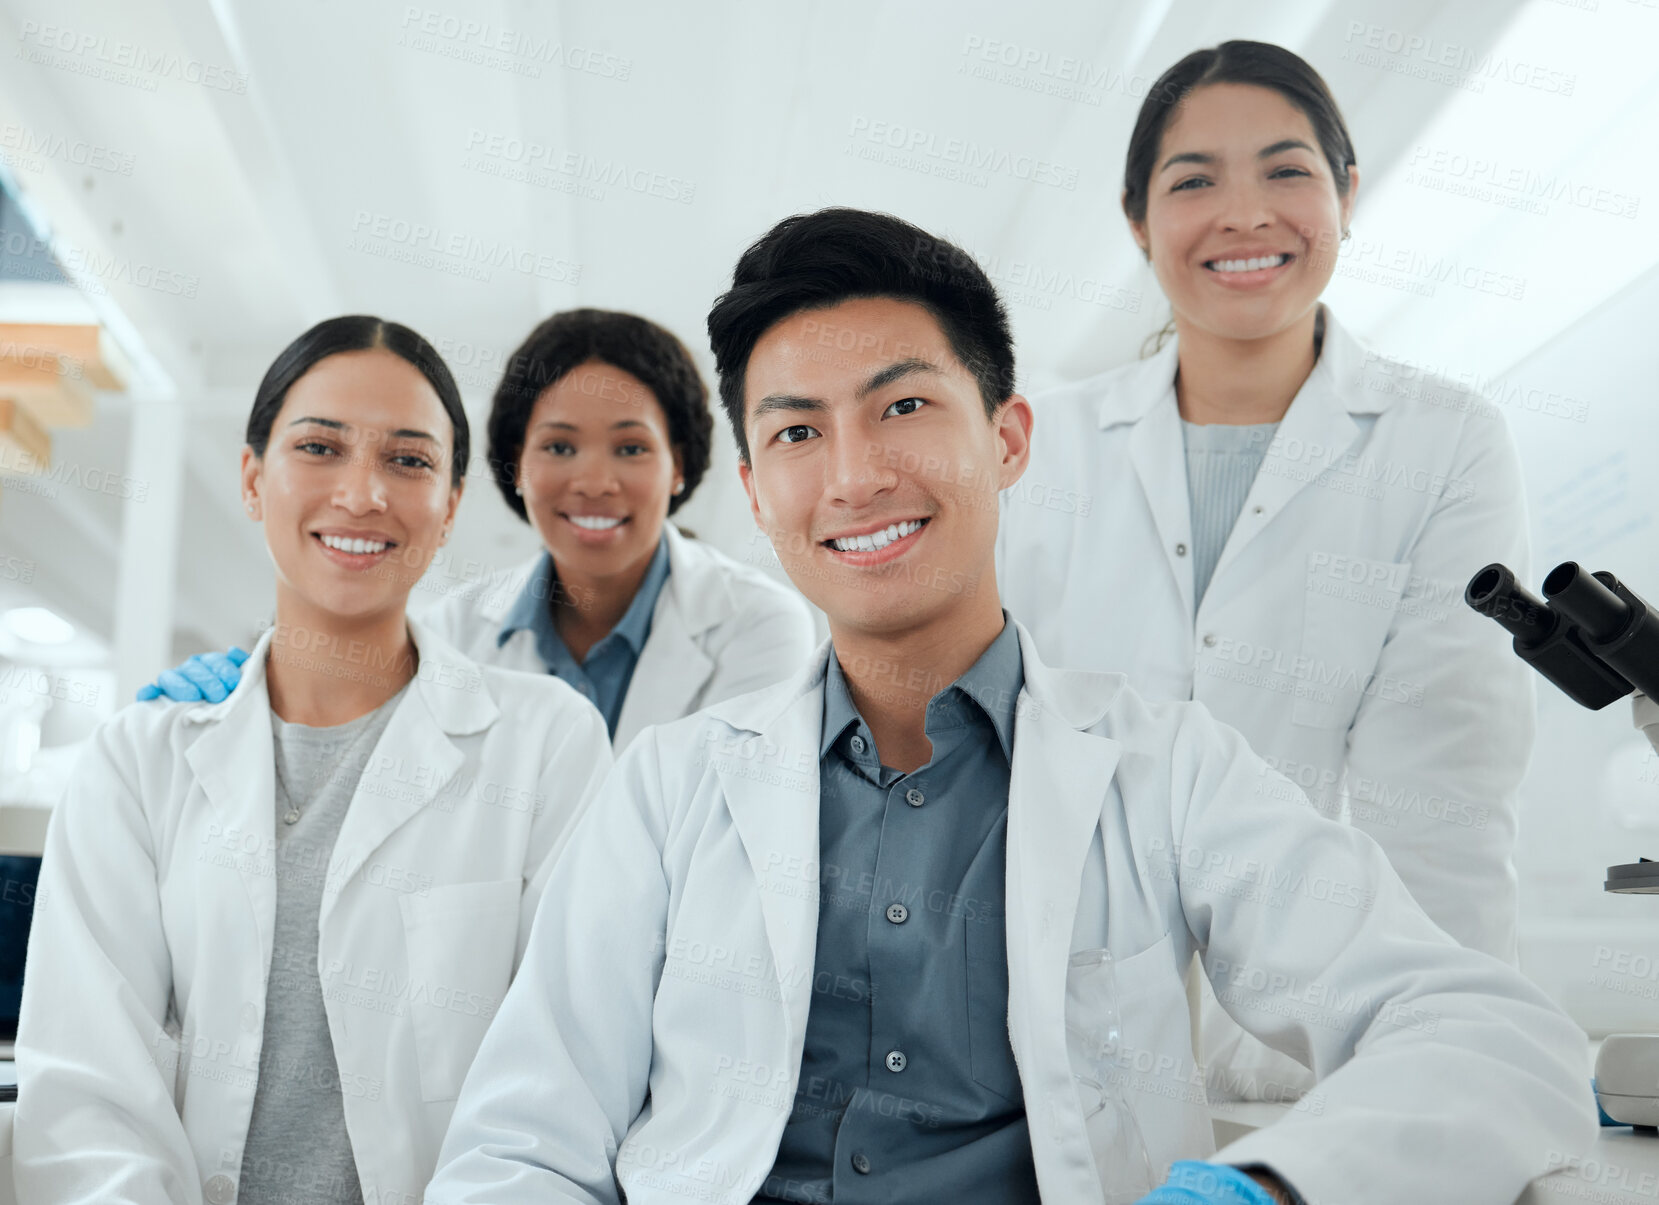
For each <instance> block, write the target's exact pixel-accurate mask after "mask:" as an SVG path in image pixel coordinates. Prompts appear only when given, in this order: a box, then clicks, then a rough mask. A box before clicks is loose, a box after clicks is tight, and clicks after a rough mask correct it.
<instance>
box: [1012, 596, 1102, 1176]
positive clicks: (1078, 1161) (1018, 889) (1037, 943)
mask: <svg viewBox="0 0 1659 1205" xmlns="http://www.w3.org/2000/svg"><path fill="white" fill-rule="evenodd" d="M1019 633H1020V649H1021V653H1022V654H1023V659H1024V666H1025V680H1026V689H1025V691H1024V692H1022V693H1021V696H1020V709H1019V713H1018V718H1017V719H1016V721H1015V728H1014V761H1013V765H1012V767H1011V772H1010V783H1009V791H1008V869H1007V876H1008V918H1007V926H1008V981H1009V983H1010V984H1011V985H1013V987H1012V989H1011V990H1010V992H1009V995H1008V1029H1009V1034H1010V1036H1011V1037H1012V1039H1013V1042H1014V1050H1015V1054H1016V1056H1017V1058H1018V1063H1019V1067H1020V1080H1021V1084H1022V1086H1023V1088H1024V1091H1025V1099H1026V1111H1027V1115H1028V1120H1029V1122H1030V1125H1031V1136H1032V1140H1033V1145H1041V1146H1042V1147H1043V1148H1044V1149H1046V1150H1049V1151H1053V1152H1056V1155H1055V1158H1054V1159H1053V1161H1052V1162H1051V1163H1049V1164H1048V1166H1047V1167H1046V1168H1045V1172H1047V1171H1050V1170H1051V1171H1052V1172H1053V1173H1054V1176H1055V1179H1050V1178H1049V1177H1048V1175H1046V1174H1045V1177H1044V1181H1043V1185H1042V1187H1043V1195H1044V1197H1045V1198H1048V1197H1053V1198H1054V1199H1056V1200H1067V1201H1086V1200H1096V1199H1098V1194H1099V1181H1098V1179H1097V1177H1096V1174H1095V1171H1094V1166H1093V1161H1092V1159H1091V1158H1090V1156H1089V1154H1088V1151H1089V1143H1088V1138H1087V1135H1086V1134H1085V1132H1084V1129H1083V1115H1082V1111H1081V1108H1080V1106H1079V1105H1078V1101H1077V1092H1076V1089H1075V1087H1074V1085H1073V1084H1072V1082H1071V1073H1070V1062H1069V1059H1068V1056H1067V1052H1066V973H1067V964H1068V960H1069V957H1070V953H1071V936H1072V929H1073V926H1074V924H1075V921H1076V917H1077V907H1078V899H1079V897H1080V894H1081V888H1082V881H1083V874H1084V870H1085V862H1086V859H1087V856H1088V851H1089V848H1090V846H1091V844H1092V843H1093V838H1094V830H1095V829H1096V827H1098V826H1099V824H1100V821H1101V809H1102V807H1103V806H1104V803H1105V800H1106V797H1107V793H1108V791H1109V790H1110V789H1111V783H1112V775H1113V774H1114V773H1115V772H1116V770H1117V764H1118V757H1119V754H1120V751H1121V747H1120V746H1119V745H1118V743H1117V742H1116V741H1114V740H1111V739H1109V738H1107V737H1103V736H1097V735H1094V734H1091V733H1090V732H1089V731H1087V729H1088V728H1090V727H1091V726H1092V725H1093V724H1094V723H1095V722H1097V721H1098V720H1099V718H1100V716H1101V715H1103V714H1104V712H1105V708H1106V705H1107V704H1108V703H1109V702H1110V699H1111V697H1112V695H1113V694H1114V693H1115V692H1116V689H1117V687H1116V686H1115V685H1114V681H1115V680H1114V679H1113V678H1109V677H1106V676H1103V675H1097V674H1069V673H1065V672H1063V671H1056V670H1051V669H1049V668H1048V667H1047V666H1045V665H1043V664H1042V663H1041V661H1039V660H1038V657H1037V652H1036V649H1035V647H1034V646H1033V645H1032V643H1031V640H1030V636H1029V634H1028V633H1027V632H1026V631H1025V629H1024V628H1023V627H1021V628H1020V629H1019Z"/></svg>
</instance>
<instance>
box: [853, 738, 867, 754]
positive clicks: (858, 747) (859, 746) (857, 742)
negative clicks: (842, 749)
mask: <svg viewBox="0 0 1659 1205" xmlns="http://www.w3.org/2000/svg"><path fill="white" fill-rule="evenodd" d="M852 743H853V752H854V753H863V752H864V750H865V749H866V748H867V742H866V741H865V740H864V738H863V737H861V736H855V737H853V742H852Z"/></svg>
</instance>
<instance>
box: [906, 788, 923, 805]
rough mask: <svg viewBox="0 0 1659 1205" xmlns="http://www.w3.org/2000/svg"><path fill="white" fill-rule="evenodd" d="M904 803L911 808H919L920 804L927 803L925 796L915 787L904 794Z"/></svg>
mask: <svg viewBox="0 0 1659 1205" xmlns="http://www.w3.org/2000/svg"><path fill="white" fill-rule="evenodd" d="M904 801H905V802H906V803H908V804H909V805H910V806H911V807H913V808H919V807H921V806H922V804H924V803H926V802H927V796H926V795H923V794H922V793H921V792H920V791H919V790H917V789H916V788H915V787H911V788H910V789H909V790H908V791H906V792H905V793H904Z"/></svg>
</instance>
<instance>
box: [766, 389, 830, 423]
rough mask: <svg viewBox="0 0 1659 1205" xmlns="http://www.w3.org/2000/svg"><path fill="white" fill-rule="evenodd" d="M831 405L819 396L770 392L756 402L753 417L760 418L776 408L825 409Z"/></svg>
mask: <svg viewBox="0 0 1659 1205" xmlns="http://www.w3.org/2000/svg"><path fill="white" fill-rule="evenodd" d="M828 409H829V406H828V405H826V404H825V403H824V402H823V401H821V400H820V399H818V398H812V397H801V396H799V395H798V394H793V393H769V394H767V395H766V396H765V397H763V398H761V399H760V401H758V402H756V403H755V409H754V412H753V414H752V416H751V417H754V418H760V417H761V416H762V415H765V414H770V413H772V412H773V411H774V410H811V411H819V412H821V411H825V410H828Z"/></svg>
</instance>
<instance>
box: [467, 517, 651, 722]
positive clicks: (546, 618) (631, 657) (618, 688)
mask: <svg viewBox="0 0 1659 1205" xmlns="http://www.w3.org/2000/svg"><path fill="white" fill-rule="evenodd" d="M667 580H668V535H667V533H666V532H665V533H664V534H663V536H662V538H661V539H660V540H659V541H658V542H657V551H656V554H655V555H654V556H652V558H651V565H650V568H648V569H646V571H645V577H644V579H643V580H642V581H641V582H640V583H639V589H638V591H636V592H635V594H634V601H633V602H631V603H629V604H628V609H627V610H626V611H625V612H623V615H622V618H621V619H619V620H617V623H616V626H615V627H614V628H612V629H611V630H610V631H609V632H608V633H606V634H605V637H604V639H602V640H600V641H599V643H598V644H595V645H594V646H593V647H592V648H591V649H589V650H588V655H587V656H586V657H585V658H584V659H582V660H581V661H577V660H576V658H575V656H574V655H573V654H572V653H571V651H570V649H569V647H567V646H566V644H565V642H564V640H563V638H561V637H560V635H559V633H558V630H557V629H556V628H554V626H553V609H552V605H551V600H552V598H553V596H554V592H555V591H556V590H557V589H558V581H559V579H558V574H557V572H556V571H555V570H554V568H553V556H552V554H551V553H549V552H546V551H543V552H542V554H541V560H540V561H538V562H537V563H536V568H535V570H534V571H533V572H532V573H531V574H530V580H529V581H527V582H525V583H524V589H523V590H522V591H521V592H520V593H519V596H518V598H516V599H515V600H514V601H513V605H512V608H511V609H510V610H509V611H508V612H507V618H506V620H505V621H504V622H503V623H502V625H501V631H500V632H499V633H497V634H496V638H495V643H496V647H497V648H499V647H500V646H501V645H504V644H506V643H507V641H508V640H509V639H510V638H511V637H512V634H513V633H514V632H517V631H519V630H520V629H521V628H528V629H529V630H530V633H531V635H533V636H534V637H535V639H536V652H537V654H539V655H540V657H541V659H542V664H544V665H545V666H547V672H548V673H550V674H554V675H557V676H558V677H560V678H562V679H563V680H564V681H566V682H568V683H570V685H572V686H574V687H575V688H576V689H577V690H579V691H581V692H582V695H583V697H585V698H587V699H588V700H590V701H591V702H592V703H593V705H594V706H595V707H597V708H599V713H600V714H601V715H603V716H604V717H605V726H606V727H607V728H609V729H610V733H611V736H612V738H613V739H614V738H615V736H616V722H617V720H618V718H620V717H621V715H622V700H623V699H624V698H626V697H627V695H628V684H629V683H630V682H631V681H633V677H634V666H635V665H637V664H638V663H639V653H640V650H641V649H643V648H644V647H645V641H646V639H647V638H648V637H649V636H650V635H651V616H652V615H654V614H655V613H656V610H657V597H658V595H660V594H661V593H662V587H663V583H664V582H666V581H667Z"/></svg>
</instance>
